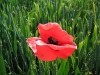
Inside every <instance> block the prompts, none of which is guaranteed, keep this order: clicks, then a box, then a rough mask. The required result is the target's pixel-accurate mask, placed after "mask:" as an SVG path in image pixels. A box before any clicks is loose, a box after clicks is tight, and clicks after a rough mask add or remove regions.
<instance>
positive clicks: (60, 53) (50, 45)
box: [27, 23, 77, 61]
mask: <svg viewBox="0 0 100 75" xmlns="http://www.w3.org/2000/svg"><path fill="white" fill-rule="evenodd" d="M38 30H39V33H40V37H39V38H38V37H31V38H28V39H27V43H28V44H29V46H30V48H31V49H32V51H33V52H34V54H35V55H36V56H37V57H38V58H39V59H41V60H43V61H52V60H56V58H62V59H66V58H68V57H69V56H71V55H72V53H73V52H74V50H75V49H77V46H76V44H75V43H74V42H73V40H74V38H73V37H72V36H71V35H69V34H68V33H67V32H66V31H65V30H62V28H61V27H60V25H59V24H58V23H47V24H39V25H38Z"/></svg>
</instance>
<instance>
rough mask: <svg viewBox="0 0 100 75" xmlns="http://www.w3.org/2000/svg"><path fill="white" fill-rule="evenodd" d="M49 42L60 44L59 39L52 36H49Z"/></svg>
mask: <svg viewBox="0 0 100 75" xmlns="http://www.w3.org/2000/svg"><path fill="white" fill-rule="evenodd" d="M48 42H49V43H50V44H54V45H58V41H57V40H56V39H54V38H52V37H51V36H50V37H49V38H48Z"/></svg>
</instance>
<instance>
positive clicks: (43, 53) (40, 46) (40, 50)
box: [27, 37, 57, 61]
mask: <svg viewBox="0 0 100 75" xmlns="http://www.w3.org/2000/svg"><path fill="white" fill-rule="evenodd" d="M27 43H28V44H29V46H30V48H31V49H32V51H33V52H34V53H35V55H36V56H37V57H38V58H39V59H41V60H43V61H52V60H55V59H56V58H57V56H56V54H55V51H54V50H53V49H52V48H50V47H49V46H47V45H48V44H46V43H44V42H43V41H41V38H36V37H35V38H34V37H32V38H29V39H27Z"/></svg>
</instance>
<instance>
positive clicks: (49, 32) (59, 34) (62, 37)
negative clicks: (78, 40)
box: [38, 23, 75, 45]
mask: <svg viewBox="0 0 100 75" xmlns="http://www.w3.org/2000/svg"><path fill="white" fill-rule="evenodd" d="M46 28H47V29H46ZM38 30H39V33H40V37H41V39H42V40H43V41H44V42H46V43H48V38H49V37H50V36H51V37H53V38H54V39H56V40H57V41H58V44H59V45H61V44H65V43H67V44H72V45H75V43H74V42H73V39H74V38H73V37H72V36H71V35H69V34H68V33H67V32H66V31H65V30H62V28H61V27H60V25H59V24H58V23H47V24H39V25H38Z"/></svg>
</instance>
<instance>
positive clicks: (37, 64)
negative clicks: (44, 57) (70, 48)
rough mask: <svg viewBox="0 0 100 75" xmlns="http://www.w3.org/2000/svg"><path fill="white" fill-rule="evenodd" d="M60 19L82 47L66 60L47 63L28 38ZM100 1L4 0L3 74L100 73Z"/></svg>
mask: <svg viewBox="0 0 100 75" xmlns="http://www.w3.org/2000/svg"><path fill="white" fill-rule="evenodd" d="M47 22H57V23H59V24H60V25H61V26H62V28H63V29H65V30H66V31H67V32H68V33H69V34H71V35H73V36H74V38H75V40H74V41H75V42H76V44H77V46H78V49H77V50H76V51H75V52H74V54H73V55H72V56H71V57H69V58H68V59H66V60H62V59H57V60H56V61H52V62H43V61H40V60H39V59H38V58H36V57H35V56H34V54H33V52H32V51H31V49H30V48H29V47H28V45H27V43H26V39H27V38H29V37H33V36H39V35H38V31H37V25H38V24H39V23H47ZM99 57H100V1H99V0H0V75H100V58H99Z"/></svg>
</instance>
